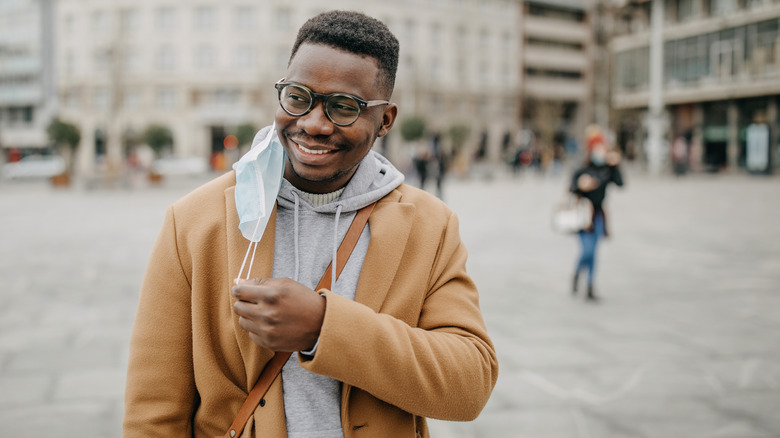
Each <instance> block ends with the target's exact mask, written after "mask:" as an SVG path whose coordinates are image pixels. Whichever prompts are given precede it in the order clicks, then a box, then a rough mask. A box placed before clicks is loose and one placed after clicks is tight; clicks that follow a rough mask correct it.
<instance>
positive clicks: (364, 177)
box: [276, 151, 404, 213]
mask: <svg viewBox="0 0 780 438" xmlns="http://www.w3.org/2000/svg"><path fill="white" fill-rule="evenodd" d="M403 182H404V175H403V174H402V173H401V172H400V171H399V170H398V169H396V168H395V166H393V165H392V164H391V163H390V161H388V160H387V158H385V157H383V156H382V155H379V154H378V153H376V152H374V151H368V154H366V156H365V157H364V158H363V160H362V161H361V162H360V164H359V165H358V169H357V171H356V172H355V174H354V175H353V176H352V179H350V180H349V182H348V183H347V186H346V187H345V188H344V192H343V193H342V194H341V196H339V197H338V199H336V200H334V201H332V202H330V203H328V204H326V205H323V206H321V207H314V206H313V205H312V204H311V202H309V200H308V199H307V198H306V196H304V195H303V192H301V191H300V190H298V189H297V188H295V187H294V186H293V185H292V184H290V183H289V182H288V181H287V180H283V181H282V187H281V189H280V191H279V196H278V197H277V198H276V201H277V203H278V204H279V207H281V208H287V209H294V208H296V207H295V198H296V197H297V198H298V204H299V208H303V209H306V210H312V211H314V212H317V213H336V210H337V209H338V210H340V212H341V213H348V212H352V211H357V210H360V209H361V208H363V207H365V206H367V205H369V204H371V203H373V202H376V201H378V200H380V199H382V198H383V197H384V196H386V195H387V194H388V193H390V192H392V191H393V190H395V189H396V188H397V187H398V186H400V185H401V183H403Z"/></svg>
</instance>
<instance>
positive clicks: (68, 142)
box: [46, 117, 81, 175]
mask: <svg viewBox="0 0 780 438" xmlns="http://www.w3.org/2000/svg"><path fill="white" fill-rule="evenodd" d="M46 133H47V134H48V136H49V140H50V141H51V142H52V143H53V144H54V146H56V147H57V149H59V150H60V153H61V154H62V155H64V156H65V162H66V166H67V171H66V172H67V173H68V175H71V174H72V173H73V161H74V160H73V156H74V155H75V154H76V149H77V148H78V146H79V143H80V142H81V130H79V127H78V126H76V125H74V124H72V123H68V122H63V121H62V120H60V119H59V118H58V117H55V118H54V119H53V120H52V121H51V123H49V126H47V127H46Z"/></svg>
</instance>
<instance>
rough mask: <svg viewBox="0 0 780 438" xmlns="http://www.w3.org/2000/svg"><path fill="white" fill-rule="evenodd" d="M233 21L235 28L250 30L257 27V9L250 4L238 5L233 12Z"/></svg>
mask: <svg viewBox="0 0 780 438" xmlns="http://www.w3.org/2000/svg"><path fill="white" fill-rule="evenodd" d="M233 14H234V17H233V22H234V26H235V28H236V29H239V30H252V29H254V28H255V27H257V11H256V10H255V8H253V7H252V6H239V7H237V8H236V9H235V10H234V12H233Z"/></svg>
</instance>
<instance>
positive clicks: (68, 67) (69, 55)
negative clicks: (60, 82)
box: [65, 50, 76, 76]
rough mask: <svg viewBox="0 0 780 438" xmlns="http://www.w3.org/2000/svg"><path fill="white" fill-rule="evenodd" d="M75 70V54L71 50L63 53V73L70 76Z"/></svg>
mask: <svg viewBox="0 0 780 438" xmlns="http://www.w3.org/2000/svg"><path fill="white" fill-rule="evenodd" d="M75 72H76V55H75V54H74V53H73V50H68V51H67V52H66V53H65V75H67V76H71V75H73V74H74V73H75Z"/></svg>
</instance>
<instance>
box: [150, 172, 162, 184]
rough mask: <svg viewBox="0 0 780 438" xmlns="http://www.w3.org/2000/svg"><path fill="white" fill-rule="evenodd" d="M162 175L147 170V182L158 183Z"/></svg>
mask: <svg viewBox="0 0 780 438" xmlns="http://www.w3.org/2000/svg"><path fill="white" fill-rule="evenodd" d="M162 180H163V176H162V174H159V173H157V172H149V182H150V183H152V184H159V183H160V182H162Z"/></svg>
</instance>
